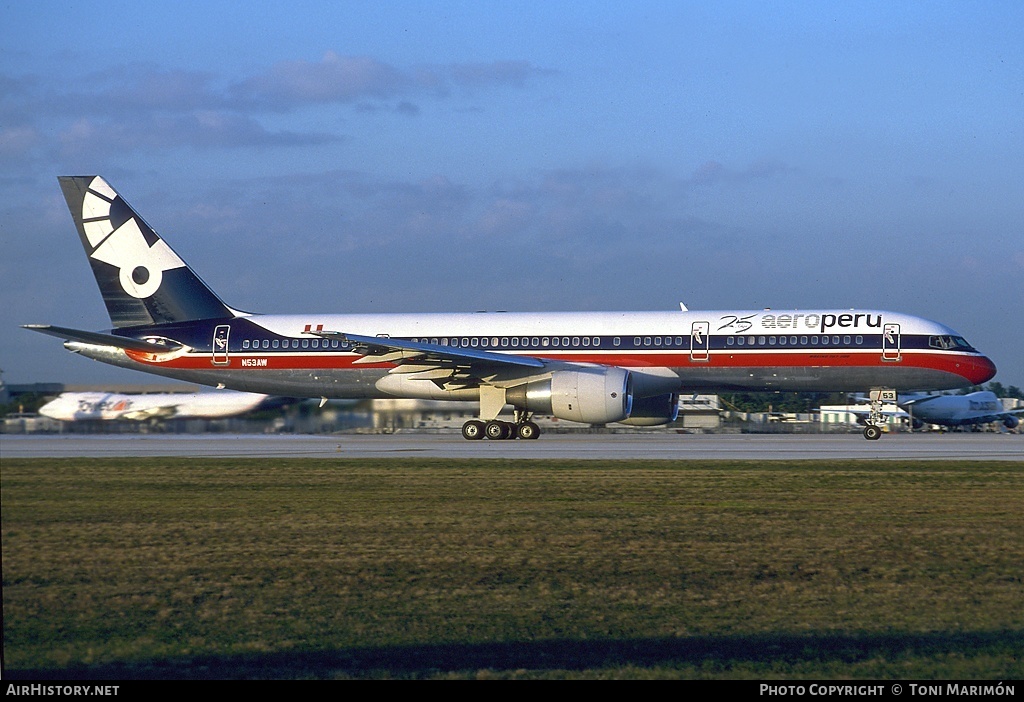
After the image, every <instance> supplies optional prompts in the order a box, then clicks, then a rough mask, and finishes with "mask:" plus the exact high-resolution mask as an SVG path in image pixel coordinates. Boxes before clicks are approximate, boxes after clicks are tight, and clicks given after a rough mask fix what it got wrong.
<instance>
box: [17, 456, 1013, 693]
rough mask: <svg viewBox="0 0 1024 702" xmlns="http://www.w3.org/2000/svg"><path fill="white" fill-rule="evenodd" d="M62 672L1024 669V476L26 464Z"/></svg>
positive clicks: (269, 462)
mask: <svg viewBox="0 0 1024 702" xmlns="http://www.w3.org/2000/svg"><path fill="white" fill-rule="evenodd" d="M0 470H2V472H0V481H2V484H0V487H2V526H3V537H2V538H3V544H2V545H3V599H4V662H5V666H6V668H7V671H6V672H7V674H8V675H11V674H13V675H15V676H18V675H24V676H35V677H40V676H52V677H74V676H80V677H119V678H131V677H150V678H152V677H165V678H187V677H227V678H251V677H269V678H330V677H340V678H346V677H374V678H381V677H393V678H423V677H441V678H446V677H455V678H467V677H495V678H505V677H521V678H523V677H525V678H531V677H532V678H545V677H559V678H561V677H580V678H787V679H792V678H800V677H806V678H904V679H907V678H916V679H932V678H966V679H993V680H1000V679H1002V680H1005V679H1020V678H1022V677H1024V663H1022V660H1021V656H1022V653H1024V510H1022V509H1021V506H1022V505H1024V462H1021V463H1009V462H993V463H967V462H892V461H886V462H863V461H860V462H858V461H846V462H827V461H766V462H725V461H722V462H710V463H709V462H678V463H677V462H647V463H645V462H640V461H608V462H593V461H586V462H584V461H579V462H572V461H534V462H529V461H455V460H445V461H432V460H415V459H410V460H404V461H396V460H311V459H301V460H280V459H177V458H168V459H64V460H58V459H23V460H7V459H5V460H4V461H3V464H2V469H0Z"/></svg>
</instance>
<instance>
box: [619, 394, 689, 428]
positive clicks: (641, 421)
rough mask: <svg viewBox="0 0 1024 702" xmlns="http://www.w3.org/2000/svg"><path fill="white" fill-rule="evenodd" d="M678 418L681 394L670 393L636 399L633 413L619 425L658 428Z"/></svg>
mask: <svg viewBox="0 0 1024 702" xmlns="http://www.w3.org/2000/svg"><path fill="white" fill-rule="evenodd" d="M678 416H679V393H677V392H670V393H669V394H667V395H656V396H654V397H634V398H633V411H632V412H630V413H629V417H628V418H627V419H623V420H622V421H621V422H619V424H628V425H630V426H633V427H656V426H658V425H661V424H669V423H670V422H674V421H676V418H677V417H678Z"/></svg>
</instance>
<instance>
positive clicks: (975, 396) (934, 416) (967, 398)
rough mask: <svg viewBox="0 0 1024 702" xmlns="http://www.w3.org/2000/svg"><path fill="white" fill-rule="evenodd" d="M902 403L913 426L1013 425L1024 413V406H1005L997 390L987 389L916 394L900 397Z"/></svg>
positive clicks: (1017, 422) (1018, 422)
mask: <svg viewBox="0 0 1024 702" xmlns="http://www.w3.org/2000/svg"><path fill="white" fill-rule="evenodd" d="M898 404H899V406H900V407H901V408H902V409H903V410H905V411H907V412H908V413H909V415H910V416H911V417H913V420H914V428H915V429H917V428H920V427H921V426H923V425H924V424H938V425H940V426H946V427H960V426H969V425H973V424H991V423H993V422H1002V424H1003V426H1005V427H1006V428H1007V429H1014V428H1015V427H1016V426H1017V425H1018V424H1020V417H1021V416H1024V408H1020V409H1013V410H1005V409H1003V403H1002V402H1000V400H999V398H998V397H996V395H995V393H992V392H989V391H988V390H982V391H979V392H972V393H969V394H967V395H917V396H909V397H901V398H900V399H899V401H898Z"/></svg>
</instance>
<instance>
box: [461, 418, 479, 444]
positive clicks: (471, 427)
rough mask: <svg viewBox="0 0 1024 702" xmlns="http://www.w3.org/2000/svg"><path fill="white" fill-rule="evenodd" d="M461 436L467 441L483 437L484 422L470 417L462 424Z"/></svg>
mask: <svg viewBox="0 0 1024 702" xmlns="http://www.w3.org/2000/svg"><path fill="white" fill-rule="evenodd" d="M462 438H463V439H467V440H469V441H476V440H477V439H482V438H484V423H483V422H481V421H480V420H478V419H471V420H469V421H468V422H466V423H465V424H463V425H462Z"/></svg>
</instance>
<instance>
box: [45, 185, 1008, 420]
mask: <svg viewBox="0 0 1024 702" xmlns="http://www.w3.org/2000/svg"><path fill="white" fill-rule="evenodd" d="M59 181H60V185H61V188H62V190H63V192H64V196H65V199H66V200H67V203H68V207H69V208H70V210H71V215H72V217H73V219H74V221H75V225H76V226H77V228H78V233H79V236H80V238H81V241H82V244H83V246H84V247H85V250H86V254H87V255H88V257H89V263H90V264H91V266H92V270H93V273H94V275H95V277H96V281H97V283H98V284H99V288H100V292H101V294H102V296H103V300H104V302H105V303H106V306H107V312H108V314H109V315H110V319H111V322H112V324H113V329H112V330H110V331H104V332H91V331H83V330H78V329H69V328H66V327H55V326H50V325H28V328H30V329H33V330H36V331H39V332H42V333H44V334H50V335H52V336H56V337H59V338H63V339H65V340H67V341H66V343H65V347H66V348H68V349H69V350H71V351H73V352H75V353H79V354H81V355H83V356H87V357H89V358H93V359H96V360H99V361H103V362H105V363H110V364H113V365H116V366H122V367H125V368H132V369H135V370H142V371H146V372H149V373H155V374H158V375H163V376H168V377H172V378H178V379H181V380H185V381H188V382H195V383H201V384H205V385H222V386H224V387H228V388H233V389H237V390H245V391H250V392H260V393H270V394H275V395H286V396H291V397H320V398H323V401H326V400H327V399H329V398H388V397H404V398H416V399H429V400H472V401H476V402H479V404H480V418H479V419H474V420H470V421H468V422H466V423H465V424H464V425H463V430H462V433H463V436H464V437H465V438H467V439H479V438H482V437H484V436H486V437H488V438H490V439H507V438H516V437H518V438H521V439H533V438H537V436H538V433H539V428H538V426H537V424H536V423H534V422H533V421H531V417H532V415H533V414H535V413H538V414H543V415H552V416H554V417H557V418H559V419H564V420H570V421H575V422H584V423H589V424H607V423H612V422H620V423H626V424H636V425H654V424H665V423H667V422H670V421H672V420H673V419H675V417H676V412H677V409H678V397H679V393H680V392H708V391H726V390H813V391H855V390H863V389H864V388H872V389H876V388H877V389H879V390H882V389H884V390H885V392H890V391H893V390H896V391H906V390H942V389H950V388H959V387H965V386H969V385H974V384H980V383H983V382H985V381H987V380H989V379H990V378H992V377H993V376H994V375H995V366H994V365H993V364H992V362H991V361H990V360H989V359H988V358H986V357H985V356H984V355H983V354H982V353H980V352H979V351H977V350H976V349H974V348H973V347H972V346H971V345H970V344H969V343H967V341H966V340H964V338H963V337H962V336H961V335H959V334H957V333H956V332H955V331H953V330H952V329H950V328H949V327H947V326H945V325H942V324H939V323H937V322H932V321H928V320H926V319H922V318H920V317H914V316H911V315H907V314H901V313H897V312H886V311H878V310H854V309H851V310H800V311H771V310H762V311H736V312H734V311H724V312H691V311H687V310H686V309H685V308H683V309H682V310H680V311H675V312H585V313H581V312H554V313H491V314H487V313H477V314H362V315H349V314H342V315H329V314H320V313H314V314H298V315H263V314H253V313H249V312H242V311H239V310H237V309H235V308H233V307H229V306H228V305H226V304H225V303H224V302H223V301H222V300H221V299H220V298H219V297H218V296H217V295H216V294H215V293H214V292H213V291H212V290H211V289H210V288H209V287H207V286H206V285H205V284H204V283H203V282H202V280H200V279H199V277H198V276H197V275H196V274H195V273H194V272H193V271H192V269H191V268H189V267H188V265H186V263H185V262H184V261H183V260H182V259H181V258H180V257H179V256H178V255H177V254H175V253H174V251H173V250H171V248H170V247H169V246H168V245H167V244H166V243H165V241H164V240H163V239H162V238H161V237H160V236H158V235H157V233H156V232H155V231H154V230H153V229H152V228H150V227H149V225H148V224H146V222H145V221H144V220H143V219H142V217H140V216H139V215H138V214H137V213H136V212H135V210H133V209H132V208H131V206H129V205H128V203H127V202H126V201H125V200H124V198H123V197H121V196H120V195H119V194H118V193H117V192H116V191H115V190H114V189H113V188H112V187H110V185H109V184H108V183H107V182H106V181H105V180H103V178H101V177H99V176H73V177H61V178H59ZM506 405H512V407H513V409H514V412H515V413H514V417H515V421H514V422H503V421H500V420H498V415H499V413H500V412H501V411H502V409H503V408H504V407H505V406H506ZM880 408H881V403H880V402H879V403H878V407H877V409H878V410H879V412H880ZM880 421H881V416H880V414H876V415H874V416H873V418H872V419H871V420H870V425H869V427H868V429H871V428H872V427H873V426H874V425H875V424H877V423H880ZM878 434H880V432H878ZM865 436H868V434H867V430H866V433H865ZM869 438H877V435H872V436H869Z"/></svg>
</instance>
